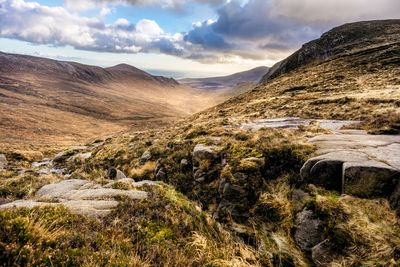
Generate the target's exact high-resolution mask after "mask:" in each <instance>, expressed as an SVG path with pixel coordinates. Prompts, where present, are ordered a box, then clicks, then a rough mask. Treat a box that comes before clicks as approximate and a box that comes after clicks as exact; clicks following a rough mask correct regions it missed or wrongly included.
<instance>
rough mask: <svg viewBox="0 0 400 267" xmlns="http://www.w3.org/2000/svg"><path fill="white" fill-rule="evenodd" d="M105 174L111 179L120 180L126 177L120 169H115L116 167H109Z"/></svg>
mask: <svg viewBox="0 0 400 267" xmlns="http://www.w3.org/2000/svg"><path fill="white" fill-rule="evenodd" d="M107 176H108V178H110V179H113V180H120V179H124V178H126V176H125V174H124V173H123V172H122V171H121V170H119V169H116V168H111V169H109V170H108V171H107Z"/></svg>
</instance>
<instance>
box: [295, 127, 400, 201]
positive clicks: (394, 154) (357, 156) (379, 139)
mask: <svg viewBox="0 0 400 267" xmlns="http://www.w3.org/2000/svg"><path fill="white" fill-rule="evenodd" d="M309 141H310V142H312V143H313V144H315V145H316V147H317V152H316V153H317V154H319V156H317V157H314V158H311V159H309V160H308V161H307V162H306V163H305V164H304V166H303V167H302V169H301V173H300V174H301V177H302V179H303V180H304V181H305V182H307V183H313V184H315V185H318V186H322V187H325V188H327V189H330V190H337V191H339V192H341V193H346V194H351V195H355V196H358V197H366V198H371V197H386V198H388V199H397V198H398V197H394V196H393V194H394V191H395V188H397V187H398V185H399V183H400V136H398V135H397V136H396V135H368V134H344V133H343V132H341V133H336V134H330V135H321V136H316V137H313V138H311V139H309ZM396 205H397V204H396ZM395 208H398V207H395ZM399 208H400V207H399Z"/></svg>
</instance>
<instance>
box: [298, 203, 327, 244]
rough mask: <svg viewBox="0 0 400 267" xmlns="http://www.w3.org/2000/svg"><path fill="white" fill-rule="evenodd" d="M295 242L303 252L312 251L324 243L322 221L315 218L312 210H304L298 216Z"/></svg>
mask: <svg viewBox="0 0 400 267" xmlns="http://www.w3.org/2000/svg"><path fill="white" fill-rule="evenodd" d="M294 240H295V241H296V243H297V245H298V246H299V247H300V249H301V250H303V251H311V249H312V248H313V247H314V246H315V245H317V244H318V243H320V242H321V241H322V229H321V220H320V219H318V218H314V213H313V212H312V211H311V210H303V211H302V212H300V213H298V214H297V218H296V231H295V234H294Z"/></svg>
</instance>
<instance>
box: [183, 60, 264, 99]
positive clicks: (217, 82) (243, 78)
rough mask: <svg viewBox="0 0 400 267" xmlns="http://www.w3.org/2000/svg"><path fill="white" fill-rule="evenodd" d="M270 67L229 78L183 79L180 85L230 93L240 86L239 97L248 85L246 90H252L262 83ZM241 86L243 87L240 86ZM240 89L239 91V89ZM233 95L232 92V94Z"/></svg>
mask: <svg viewBox="0 0 400 267" xmlns="http://www.w3.org/2000/svg"><path fill="white" fill-rule="evenodd" d="M268 70H269V68H268V67H257V68H254V69H251V70H248V71H243V72H238V73H234V74H231V75H228V76H220V77H210V78H199V79H181V80H179V83H181V84H184V85H186V86H190V87H192V88H196V89H203V90H211V91H215V90H226V91H228V90H229V89H231V88H234V87H235V86H238V85H239V87H237V88H236V90H233V92H236V93H235V95H238V94H240V93H242V92H244V91H246V90H244V89H241V90H240V88H243V87H244V86H245V85H246V89H252V88H254V87H255V85H256V84H257V83H258V82H259V81H260V79H261V78H262V77H263V76H264V75H265V74H266V73H267V72H268ZM240 84H241V85H240ZM238 88H239V89H238ZM230 93H231V94H232V92H230Z"/></svg>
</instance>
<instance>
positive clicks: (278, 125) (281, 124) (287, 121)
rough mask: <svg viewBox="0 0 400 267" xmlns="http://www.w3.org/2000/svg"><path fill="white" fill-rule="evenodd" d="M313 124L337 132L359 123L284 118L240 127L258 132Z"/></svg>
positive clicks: (249, 123)
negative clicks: (344, 127) (263, 129)
mask: <svg viewBox="0 0 400 267" xmlns="http://www.w3.org/2000/svg"><path fill="white" fill-rule="evenodd" d="M312 122H316V123H318V125H319V126H320V127H321V128H324V129H327V130H332V131H337V130H340V128H342V127H343V126H346V125H350V124H354V123H357V121H339V120H314V119H303V118H299V117H282V118H274V119H260V120H253V121H249V122H246V123H242V124H240V125H239V127H240V128H242V129H244V130H251V131H258V130H260V129H261V128H272V129H297V128H298V127H299V126H300V125H309V124H310V123H312Z"/></svg>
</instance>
